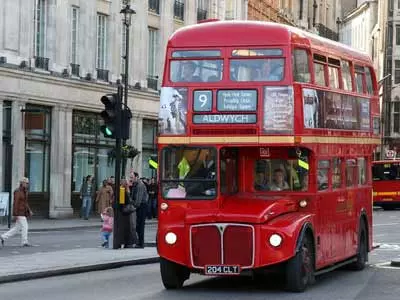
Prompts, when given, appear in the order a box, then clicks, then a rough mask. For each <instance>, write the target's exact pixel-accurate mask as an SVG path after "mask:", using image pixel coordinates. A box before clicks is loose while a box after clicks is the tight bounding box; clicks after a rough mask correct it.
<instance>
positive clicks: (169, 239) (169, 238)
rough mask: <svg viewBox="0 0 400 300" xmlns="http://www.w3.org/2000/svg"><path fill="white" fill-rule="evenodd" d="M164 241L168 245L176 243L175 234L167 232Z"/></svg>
mask: <svg viewBox="0 0 400 300" xmlns="http://www.w3.org/2000/svg"><path fill="white" fill-rule="evenodd" d="M165 242H166V243H167V244H169V245H173V244H175V243H176V234H175V233H173V232H168V233H167V234H166V235H165Z"/></svg>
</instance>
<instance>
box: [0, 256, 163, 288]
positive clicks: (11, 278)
mask: <svg viewBox="0 0 400 300" xmlns="http://www.w3.org/2000/svg"><path fill="white" fill-rule="evenodd" d="M159 261H160V257H158V256H157V257H149V258H141V259H132V260H125V261H117V262H109V263H101V264H96V265H87V266H76V267H63V268H59V269H54V270H46V271H32V272H28V273H21V274H13V275H6V276H0V284H1V283H10V282H17V281H26V280H33V279H39V278H47V277H54V276H64V275H71V274H79V273H86V272H93V271H104V270H109V269H116V268H121V267H126V266H134V265H146V264H154V263H157V262H159Z"/></svg>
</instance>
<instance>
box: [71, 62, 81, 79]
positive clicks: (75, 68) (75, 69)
mask: <svg viewBox="0 0 400 300" xmlns="http://www.w3.org/2000/svg"><path fill="white" fill-rule="evenodd" d="M79 67H80V66H79V65H77V64H71V74H72V75H74V76H77V77H79Z"/></svg>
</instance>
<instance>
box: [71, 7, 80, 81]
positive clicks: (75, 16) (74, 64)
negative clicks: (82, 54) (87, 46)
mask: <svg viewBox="0 0 400 300" xmlns="http://www.w3.org/2000/svg"><path fill="white" fill-rule="evenodd" d="M78 44H79V8H78V7H75V6H73V7H72V12H71V73H72V75H75V76H79V62H78V61H79V57H78V51H79V45H78Z"/></svg>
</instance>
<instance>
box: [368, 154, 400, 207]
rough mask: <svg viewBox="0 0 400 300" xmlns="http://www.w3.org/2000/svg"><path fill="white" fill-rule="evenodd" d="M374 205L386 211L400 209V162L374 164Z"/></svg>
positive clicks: (380, 161) (386, 161) (390, 161)
mask: <svg viewBox="0 0 400 300" xmlns="http://www.w3.org/2000/svg"><path fill="white" fill-rule="evenodd" d="M372 180H373V182H372V189H373V199H374V205H375V206H380V207H382V208H383V209H384V210H391V209H395V208H398V207H400V160H379V161H374V162H372Z"/></svg>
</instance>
